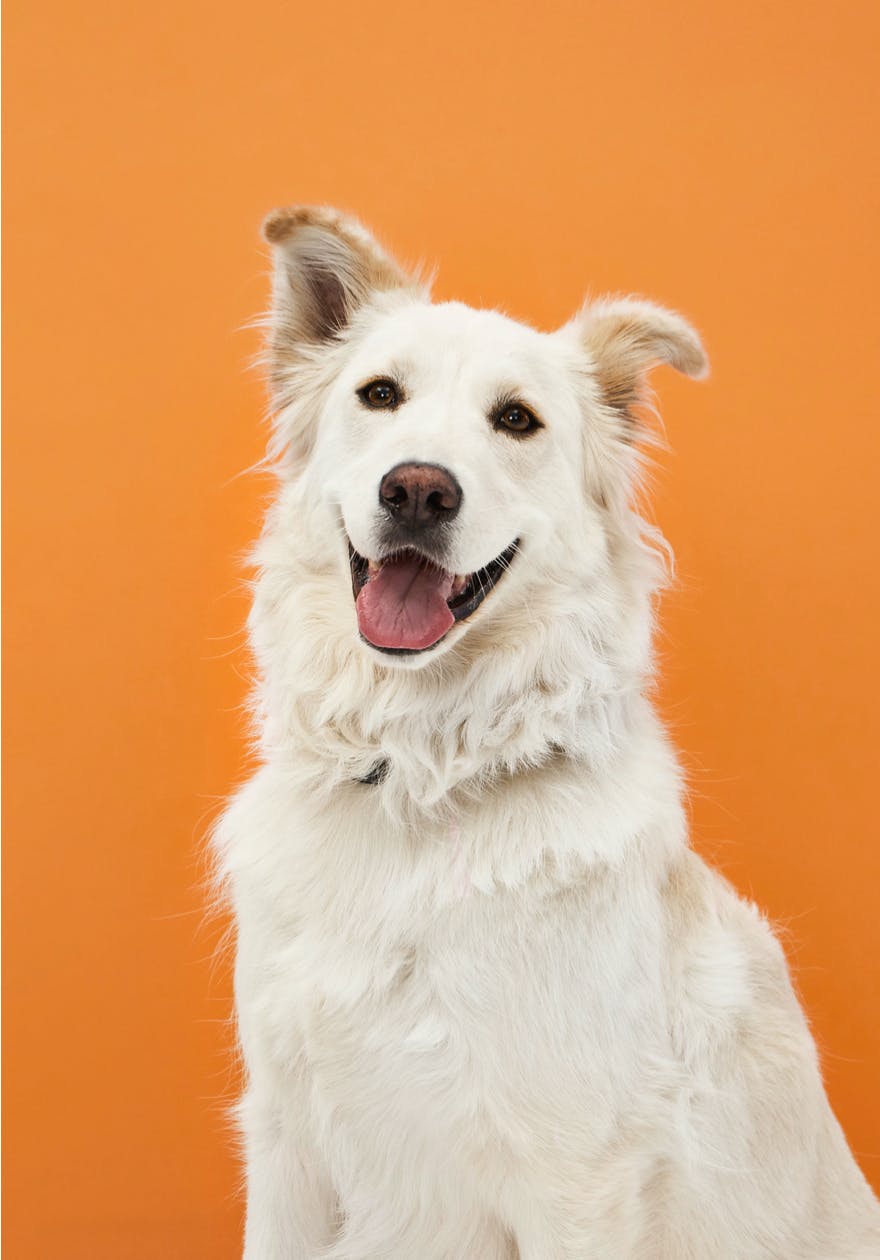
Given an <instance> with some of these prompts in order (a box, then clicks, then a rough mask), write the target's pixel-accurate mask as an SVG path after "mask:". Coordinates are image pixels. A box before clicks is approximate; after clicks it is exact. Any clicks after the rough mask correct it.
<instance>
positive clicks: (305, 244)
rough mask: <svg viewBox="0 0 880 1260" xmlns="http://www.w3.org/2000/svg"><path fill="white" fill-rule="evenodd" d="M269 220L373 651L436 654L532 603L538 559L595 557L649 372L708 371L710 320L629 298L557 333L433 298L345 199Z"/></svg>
mask: <svg viewBox="0 0 880 1260" xmlns="http://www.w3.org/2000/svg"><path fill="white" fill-rule="evenodd" d="M266 234H267V237H268V239H269V240H270V241H271V242H272V243H273V244H274V245H275V246H276V251H277V258H276V275H275V308H274V312H273V325H272V328H273V336H272V375H273V381H274V383H275V386H276V389H277V393H278V401H279V404H280V406H281V410H282V414H283V413H284V412H285V411H286V412H287V413H288V419H289V420H290V421H292V423H291V426H290V428H291V431H290V433H289V440H290V441H292V442H293V443H295V444H296V446H297V447H298V449H297V452H296V453H297V455H298V456H299V460H298V466H299V467H300V469H301V473H300V475H302V476H304V477H306V478H307V480H308V483H309V493H310V495H311V496H312V497H313V498H318V499H319V500H320V501H321V503H322V505H323V507H324V508H326V510H327V511H328V513H329V514H330V515H331V517H332V518H334V519H335V521H336V522H337V523H338V524H339V525H340V526H341V530H340V534H341V539H342V548H341V553H342V554H340V557H339V559H340V564H339V570H340V580H341V581H344V582H347V581H348V578H349V576H350V583H351V591H352V600H353V616H352V623H353V626H354V624H356V625H357V629H358V632H359V637H360V641H361V643H362V644H363V648H364V650H365V651H368V652H371V653H380V654H382V656H383V658H385V659H386V660H387V659H389V658H391V659H392V660H394V661H396V662H397V663H399V664H402V665H409V666H414V665H419V664H422V663H424V662H425V661H426V660H428V659H435V658H436V657H437V655H438V654H440V653H442V652H444V651H446V650H448V649H449V648H450V647H451V646H453V644H454V643H455V642H456V641H457V640H458V639H459V638H461V636H462V635H464V634H466V633H467V632H468V630H469V628H470V627H471V626H472V625H474V624H475V623H476V622H477V621H478V620H480V619H484V618H487V617H491V616H492V610H493V608H494V609H499V608H501V607H503V606H504V605H505V604H509V603H510V602H511V601H516V600H522V601H523V602H524V604H527V600H528V587H529V584H530V578H534V575H535V573H536V571H537V570H540V571H541V572H542V573H543V574H544V575H545V577H546V575H547V574H548V573H549V572H553V573H555V574H556V575H557V580H559V577H560V576H562V575H564V574H565V571H566V567H567V566H568V568H569V570H572V569H573V570H574V571H575V572H577V573H579V574H580V575H581V576H583V574H584V573H588V572H589V569H590V564H591V560H592V559H594V558H596V557H599V556H600V555H602V554H604V549H605V546H606V536H605V528H604V523H605V517H606V514H607V512H608V511H609V503H610V501H612V500H614V499H619V497H620V494H621V484H622V481H623V480H625V479H626V477H627V475H628V470H629V468H630V466H631V462H632V461H631V446H632V438H633V415H632V407H633V404H634V403H635V402H636V401H637V399H638V395H639V390H640V387H641V383H642V378H643V376H644V373H645V371H646V370H647V367H648V366H650V365H651V363H653V362H656V361H659V360H665V361H667V362H672V363H673V364H674V365H675V366H677V367H679V368H680V369H681V370H683V371H687V372H689V373H690V374H694V375H696V374H698V373H700V372H702V370H703V368H704V359H703V354H702V350H701V348H700V345H699V342H698V340H697V338H696V335H695V334H694V333H693V332H692V330H691V329H689V328H688V326H687V325H686V324H684V322H683V321H681V320H680V319H678V317H676V316H673V315H671V314H670V313H668V312H665V311H661V310H659V308H656V307H651V306H649V305H647V304H644V303H635V302H630V301H622V302H621V301H618V302H611V303H604V304H600V305H599V306H598V307H596V308H593V310H592V311H588V312H587V313H585V314H584V315H582V316H581V317H579V318H578V319H577V320H575V321H573V322H572V323H571V324H569V325H566V327H565V328H563V329H561V330H560V331H559V332H557V333H554V334H549V335H548V334H544V333H539V332H536V331H535V330H534V329H531V328H528V327H526V326H524V325H521V324H518V323H516V322H514V321H512V320H510V319H507V318H505V317H504V316H502V315H500V314H497V313H495V312H491V311H477V310H473V309H471V308H469V307H466V306H462V305H460V304H458V303H447V304H439V305H434V304H432V303H431V302H430V300H429V299H428V296H427V294H426V293H425V292H424V290H422V289H421V288H420V287H419V286H418V285H417V284H416V283H415V282H414V281H412V280H411V279H409V278H407V277H406V276H405V275H404V273H402V272H401V271H400V270H399V269H398V268H397V267H396V265H395V264H394V263H393V262H391V260H390V259H388V258H387V257H386V256H385V255H384V254H383V253H382V252H381V251H380V250H379V248H378V246H377V245H376V244H375V242H373V241H372V239H371V238H370V237H368V236H367V235H366V233H364V232H363V229H361V228H359V226H358V225H356V224H354V223H352V221H351V220H346V219H342V218H340V217H339V216H338V215H336V214H334V213H333V212H329V211H314V210H294V211H281V212H278V213H276V214H275V215H273V216H272V217H271V218H270V219H269V221H268V222H267V226H266ZM623 492H624V493H625V489H624V491H623ZM346 570H347V572H346ZM563 580H564V577H563Z"/></svg>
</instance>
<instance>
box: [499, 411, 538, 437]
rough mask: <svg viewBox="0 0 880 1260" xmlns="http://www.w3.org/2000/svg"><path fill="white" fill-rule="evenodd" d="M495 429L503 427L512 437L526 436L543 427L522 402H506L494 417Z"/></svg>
mask: <svg viewBox="0 0 880 1260" xmlns="http://www.w3.org/2000/svg"><path fill="white" fill-rule="evenodd" d="M494 424H495V428H496V429H505V430H506V431H507V432H508V433H510V434H512V435H513V436H514V437H527V436H528V434H530V433H535V432H536V431H537V430H538V429H541V428H543V425H542V424H541V421H540V420H539V419H538V417H537V416H536V415H535V414H534V412H532V411H529V409H528V407H524V406H523V404H522V403H508V405H507V406H506V407H504V408H503V409H502V410H501V411H499V412H497V413H496V415H495V418H494Z"/></svg>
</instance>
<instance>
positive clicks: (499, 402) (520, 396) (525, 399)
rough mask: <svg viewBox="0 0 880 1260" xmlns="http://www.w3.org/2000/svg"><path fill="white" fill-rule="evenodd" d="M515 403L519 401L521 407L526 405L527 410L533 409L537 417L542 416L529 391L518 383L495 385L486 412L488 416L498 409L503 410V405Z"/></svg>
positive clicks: (507, 405) (509, 405)
mask: <svg viewBox="0 0 880 1260" xmlns="http://www.w3.org/2000/svg"><path fill="white" fill-rule="evenodd" d="M516 403H520V404H521V405H522V406H523V407H527V408H528V409H529V411H533V412H534V413H535V415H536V416H538V418H539V419H540V418H542V411H541V408H540V407H539V406H538V404H537V403H535V402H533V401H532V399H531V396H530V394H529V391H528V390H526V389H521V388H520V387H519V386H518V385H501V386H498V387H496V390H495V393H494V394H493V395H492V398H491V399H490V401H489V405H488V407H487V414H488V415H490V416H491V415H494V414H495V413H496V412H498V411H503V410H504V408H505V407H512V406H514V404H516Z"/></svg>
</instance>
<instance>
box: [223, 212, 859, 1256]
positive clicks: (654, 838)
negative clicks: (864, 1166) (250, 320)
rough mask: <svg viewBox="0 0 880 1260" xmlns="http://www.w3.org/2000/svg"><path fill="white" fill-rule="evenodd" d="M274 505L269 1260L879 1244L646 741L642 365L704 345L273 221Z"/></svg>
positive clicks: (245, 890) (688, 366) (788, 1002)
mask: <svg viewBox="0 0 880 1260" xmlns="http://www.w3.org/2000/svg"><path fill="white" fill-rule="evenodd" d="M265 233H266V237H267V239H268V240H269V241H270V242H271V244H272V245H273V247H274V253H275V260H276V268H275V281H274V304H273V311H272V316H271V324H270V327H271V337H270V349H269V357H270V363H271V379H272V384H273V390H274V403H275V413H276V417H277V430H276V439H275V444H274V448H273V450H274V453H275V455H276V456H277V458H278V466H279V471H280V487H279V493H278V498H277V501H276V502H275V504H274V506H273V508H272V510H271V512H270V514H269V518H268V522H267V525H266V529H265V532H264V535H263V538H262V541H261V543H260V545H259V550H258V553H257V561H258V567H259V578H258V581H257V584H256V598H255V603H254V610H253V616H252V620H251V631H252V639H253V646H254V651H255V654H256V658H257V661H258V664H259V668H260V673H261V678H262V682H261V685H260V689H259V694H258V697H257V714H258V720H259V728H260V748H261V760H262V764H261V768H260V769H259V771H258V772H257V773H256V775H255V776H254V777H253V779H252V780H251V781H250V782H249V783H248V784H247V785H246V786H245V787H244V788H243V789H242V790H241V792H240V793H239V794H238V796H237V797H236V799H235V800H234V801H233V803H232V805H231V806H230V808H229V810H228V811H227V813H226V815H225V817H224V819H223V821H222V823H221V825H220V829H219V832H218V836H217V847H218V854H219V862H220V866H221V870H222V873H223V875H224V877H225V879H226V880H227V881H228V884H229V887H230V889H231V894H232V898H233V902H234V907H235V913H236V917H237V927H238V959H237V968H236V996H237V1010H238V1020H239V1026H240V1037H241V1044H242V1047H243V1051H244V1058H245V1063H246V1068H247V1086H246V1091H245V1094H244V1097H243V1099H242V1102H241V1106H240V1122H241V1127H242V1131H243V1135H244V1143H245V1150H246V1164H247V1183H248V1203H247V1225H246V1239H245V1256H246V1257H247V1260H306V1258H309V1260H314V1258H316V1257H319V1256H320V1257H327V1258H332V1260H367V1258H378V1257H382V1258H385V1260H471V1258H473V1260H502V1258H504V1260H512V1258H514V1257H519V1260H563V1258H569V1257H578V1258H579V1260H581V1258H583V1260H587V1258H589V1260H713V1258H715V1257H717V1258H719V1260H720V1258H722V1257H723V1258H724V1260H753V1258H754V1260H758V1258H759V1257H760V1258H762V1260H771V1258H777V1260H811V1258H812V1260H852V1258H855V1257H860V1258H862V1260H868V1257H876V1256H878V1255H880V1210H878V1206H877V1203H876V1200H875V1199H874V1196H873V1195H872V1193H871V1191H870V1190H869V1188H868V1185H867V1183H866V1182H865V1180H864V1178H863V1177H862V1174H861V1173H860V1171H859V1169H858V1167H857V1165H856V1163H855V1161H854V1159H853V1157H852V1155H851V1154H850V1151H849V1149H848V1147H847V1144H846V1141H845V1139H844V1137H843V1135H842V1133H841V1130H840V1128H839V1126H838V1124H837V1121H836V1120H835V1118H834V1116H833V1114H832V1112H831V1109H830V1107H829V1105H828V1102H827V1099H826V1097H825V1093H824V1090H823V1086H822V1080H821V1077H820V1072H819V1067H818V1064H817V1057H816V1051H815V1048H814V1046H813V1042H812V1039H811V1037H810V1032H809V1029H808V1027H807V1023H806V1021H805V1019H804V1016H803V1014H802V1013H801V1010H800V1008H799V1006H798V1002H797V1000H796V998H795V995H794V993H793V991H792V985H791V982H790V980H789V976H788V972H787V969H786V964H785V960H784V957H783V953H782V950H781V948H780V946H779V944H778V943H777V941H776V940H775V939H774V936H773V934H772V933H771V931H770V929H769V927H768V925H767V923H766V921H765V920H764V919H763V918H762V916H761V914H760V913H759V912H758V911H757V910H756V909H755V908H754V906H752V905H750V904H748V903H746V902H743V901H741V900H740V899H739V898H738V897H737V896H736V894H735V893H734V892H733V891H732V890H731V889H730V888H729V887H728V885H727V884H726V883H725V882H724V881H723V880H722V879H721V878H719V876H718V875H716V874H714V873H713V872H712V871H710V870H709V869H708V868H707V867H706V866H705V865H704V864H703V862H702V861H701V860H700V859H699V858H698V857H697V856H696V855H695V854H694V853H693V851H692V850H691V849H690V848H689V847H688V841H687V835H686V826H685V818H684V813H683V809H682V790H683V789H682V776H681V772H680V770H679V768H678V765H677V762H676V758H675V754H674V752H673V750H672V749H671V747H670V745H669V742H668V740H667V738H666V736H665V734H664V732H663V730H662V729H661V727H660V725H659V723H658V721H657V718H656V716H655V714H654V712H653V710H652V707H651V704H650V701H649V699H648V698H647V696H646V691H647V689H649V687H650V679H651V630H652V604H653V600H654V596H655V593H656V591H657V589H658V586H659V584H660V580H661V578H662V573H663V565H662V548H663V544H662V540H661V539H660V538H659V537H658V536H657V535H656V534H655V533H654V532H653V531H652V530H651V529H649V528H648V527H646V525H645V523H644V522H643V521H642V520H641V519H640V518H639V516H638V515H637V513H636V511H635V509H634V507H633V505H632V504H633V490H634V485H635V482H636V479H637V475H638V471H639V453H638V450H639V448H638V443H639V440H640V437H641V435H640V432H639V429H638V422H637V411H638V402H639V399H640V396H641V394H642V391H643V389H644V383H645V376H646V373H647V371H648V369H649V368H650V367H651V366H652V365H654V364H657V363H668V364H671V365H672V366H673V367H674V368H677V369H678V370H679V371H681V372H684V373H686V374H687V375H689V376H700V375H702V374H703V372H704V371H705V367H706V360H705V357H704V354H703V350H702V347H701V345H700V342H699V340H698V338H697V336H696V334H695V333H694V331H693V329H691V328H690V327H689V326H688V324H686V323H685V322H684V321H683V320H682V319H681V318H679V317H678V316H676V315H673V314H671V313H670V312H668V311H665V310H662V309H660V308H658V307H656V306H652V305H650V304H649V303H647V302H642V301H635V300H631V299H615V300H610V301H602V302H597V303H595V304H593V305H590V306H587V307H586V308H585V309H584V310H583V311H582V312H581V313H580V314H579V315H578V316H577V317H576V318H574V319H573V320H572V321H571V322H570V323H569V324H567V325H566V326H565V327H564V328H562V329H560V330H559V331H558V332H555V333H553V334H549V335H548V334H544V333H539V332H536V331H534V330H533V329H531V328H528V327H524V326H523V325H520V324H517V323H514V322H512V321H511V320H509V319H507V318H505V317H504V316H502V315H499V314H497V313H494V312H489V311H476V310H472V309H470V308H468V307H465V306H462V305H459V304H456V303H448V304H446V303H444V304H439V305H432V304H431V301H430V298H429V295H428V293H427V291H426V289H425V287H424V285H423V284H422V283H421V282H420V281H419V280H418V279H417V278H415V277H413V276H411V275H407V274H406V273H404V272H403V271H402V270H401V269H400V268H399V267H398V266H397V265H396V264H395V263H394V262H393V261H392V260H391V259H390V258H389V257H388V256H387V255H386V254H385V253H383V252H382V250H381V249H380V248H379V247H378V246H377V244H376V243H375V242H374V241H373V240H372V238H371V237H370V236H369V235H368V234H367V233H366V232H365V231H364V230H363V229H362V228H361V227H360V226H359V225H358V224H357V223H355V222H353V221H352V220H351V219H348V218H344V217H342V216H341V215H339V214H337V213H335V212H333V211H330V210H323V209H293V210H284V211H279V212H277V213H275V214H273V215H272V216H271V217H270V218H269V219H268V221H267V224H266V227H265Z"/></svg>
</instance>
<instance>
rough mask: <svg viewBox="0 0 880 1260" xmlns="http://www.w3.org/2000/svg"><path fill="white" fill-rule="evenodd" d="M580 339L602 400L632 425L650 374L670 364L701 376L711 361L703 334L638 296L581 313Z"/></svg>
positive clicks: (601, 303) (612, 300) (606, 300)
mask: <svg viewBox="0 0 880 1260" xmlns="http://www.w3.org/2000/svg"><path fill="white" fill-rule="evenodd" d="M577 323H578V324H579V331H580V337H581V342H582V344H583V345H584V347H585V348H586V350H587V351H588V352H589V354H590V357H591V359H592V360H593V363H594V368H595V373H596V379H597V382H598V386H599V391H600V393H601V396H602V401H603V402H604V403H605V405H606V406H607V407H609V408H610V409H611V410H612V411H614V412H617V413H618V414H619V415H620V416H621V418H622V419H623V420H625V421H626V423H627V426H632V425H634V424H635V415H634V409H635V408H636V406H637V405H638V404H639V402H640V401H642V398H643V395H644V391H645V386H646V382H647V376H648V372H649V371H650V369H651V368H652V367H655V366H656V365H657V364H659V363H668V364H669V365H670V367H674V368H675V369H676V370H677V371H679V372H683V373H684V375H685V376H692V377H696V378H699V377H702V376H705V375H706V373H707V372H708V370H709V361H708V359H707V358H706V352H705V351H704V349H703V346H702V344H701V342H700V338H699V337H698V336H697V334H696V332H695V331H694V330H693V328H691V326H690V324H688V323H687V322H686V320H684V319H682V317H681V316H680V315H676V314H675V313H674V312H673V311H667V310H665V309H664V308H663V307H662V306H654V304H653V303H652V302H643V301H641V300H639V299H638V298H604V299H602V300H601V301H598V302H593V303H592V304H590V305H589V306H587V307H585V308H584V310H583V311H582V312H581V314H580V316H579V317H578V320H577Z"/></svg>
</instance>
